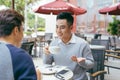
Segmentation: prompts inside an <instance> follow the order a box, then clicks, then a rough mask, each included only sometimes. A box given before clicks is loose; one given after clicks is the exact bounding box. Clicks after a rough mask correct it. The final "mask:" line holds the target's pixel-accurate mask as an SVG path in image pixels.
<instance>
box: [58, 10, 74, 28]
mask: <svg viewBox="0 0 120 80" xmlns="http://www.w3.org/2000/svg"><path fill="white" fill-rule="evenodd" d="M56 19H57V20H58V19H66V20H67V22H68V25H69V26H71V25H73V20H74V19H73V16H72V14H71V13H70V12H61V13H60V14H58V15H57V18H56Z"/></svg>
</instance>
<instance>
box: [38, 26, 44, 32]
mask: <svg viewBox="0 0 120 80" xmlns="http://www.w3.org/2000/svg"><path fill="white" fill-rule="evenodd" d="M37 31H45V28H42V27H40V28H37Z"/></svg>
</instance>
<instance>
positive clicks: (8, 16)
mask: <svg viewBox="0 0 120 80" xmlns="http://www.w3.org/2000/svg"><path fill="white" fill-rule="evenodd" d="M22 22H24V17H23V16H22V15H21V14H19V13H18V12H17V11H15V10H12V9H7V10H0V37H3V36H8V35H10V34H11V33H12V30H13V29H14V28H15V27H16V26H17V27H18V30H19V31H20V26H21V25H22Z"/></svg>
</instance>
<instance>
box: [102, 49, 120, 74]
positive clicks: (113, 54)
mask: <svg viewBox="0 0 120 80" xmlns="http://www.w3.org/2000/svg"><path fill="white" fill-rule="evenodd" d="M106 53H108V54H105V56H107V57H108V59H107V60H106V61H105V63H104V65H105V66H106V67H107V70H108V74H109V73H110V70H109V68H114V69H119V70H120V62H116V61H115V60H111V59H110V57H112V58H114V59H118V60H119V59H120V56H119V55H118V54H120V51H114V50H106Z"/></svg>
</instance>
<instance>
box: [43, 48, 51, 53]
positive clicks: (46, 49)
mask: <svg viewBox="0 0 120 80" xmlns="http://www.w3.org/2000/svg"><path fill="white" fill-rule="evenodd" d="M43 51H44V53H45V54H50V51H49V46H45V47H44V49H43Z"/></svg>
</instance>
